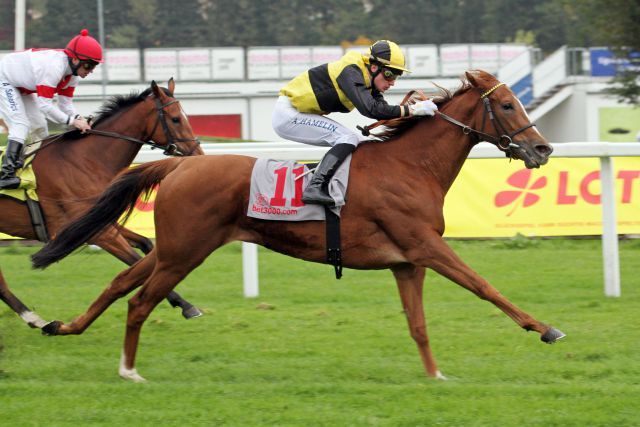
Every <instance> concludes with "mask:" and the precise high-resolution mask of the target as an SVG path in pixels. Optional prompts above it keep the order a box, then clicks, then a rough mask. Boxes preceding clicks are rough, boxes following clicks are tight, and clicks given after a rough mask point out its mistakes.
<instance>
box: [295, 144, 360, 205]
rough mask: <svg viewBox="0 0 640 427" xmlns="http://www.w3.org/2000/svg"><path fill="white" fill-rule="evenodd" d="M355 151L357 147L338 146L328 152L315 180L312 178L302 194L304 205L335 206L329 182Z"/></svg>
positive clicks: (315, 175) (348, 145)
mask: <svg viewBox="0 0 640 427" xmlns="http://www.w3.org/2000/svg"><path fill="white" fill-rule="evenodd" d="M355 149H356V146H355V145H351V144H338V145H335V146H333V147H331V149H330V150H329V151H327V153H326V154H325V155H324V157H323V158H322V161H321V162H320V164H319V165H318V167H317V168H316V171H315V172H314V173H313V178H311V181H310V182H309V185H308V186H307V188H305V190H304V192H303V193H302V201H303V202H304V203H307V204H313V205H329V206H332V205H334V204H335V201H334V200H333V197H331V195H330V194H329V181H331V177H333V175H334V174H335V173H336V171H337V170H338V168H339V167H340V165H341V164H342V162H344V160H345V159H346V158H347V156H348V155H349V154H351V153H352V152H353V150H355Z"/></svg>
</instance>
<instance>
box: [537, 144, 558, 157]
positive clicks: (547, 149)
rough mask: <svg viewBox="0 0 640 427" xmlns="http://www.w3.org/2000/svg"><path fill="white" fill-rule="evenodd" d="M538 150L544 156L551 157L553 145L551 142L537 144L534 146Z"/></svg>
mask: <svg viewBox="0 0 640 427" xmlns="http://www.w3.org/2000/svg"><path fill="white" fill-rule="evenodd" d="M534 149H535V150H536V152H537V153H538V154H540V155H541V156H544V157H549V156H550V155H551V153H553V147H552V146H551V145H549V144H536V146H535V147H534Z"/></svg>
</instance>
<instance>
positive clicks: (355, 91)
mask: <svg viewBox="0 0 640 427" xmlns="http://www.w3.org/2000/svg"><path fill="white" fill-rule="evenodd" d="M336 80H337V82H338V85H339V86H340V89H342V91H343V92H344V93H345V95H347V98H349V100H350V101H351V102H352V103H353V105H354V106H355V107H356V109H357V110H358V111H359V112H360V114H362V115H363V116H366V117H369V118H372V119H375V120H385V119H397V118H398V117H405V116H408V115H409V112H408V109H407V108H406V107H404V106H400V105H389V104H388V103H387V101H385V99H384V98H383V96H382V95H381V94H380V93H377V96H375V97H374V96H373V95H372V94H371V88H367V87H366V85H365V83H364V79H363V78H362V72H361V71H360V69H359V68H358V67H357V66H356V65H353V66H348V67H345V69H344V70H342V72H341V73H340V75H339V76H338V78H337V79H336Z"/></svg>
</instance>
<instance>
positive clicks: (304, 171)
mask: <svg viewBox="0 0 640 427" xmlns="http://www.w3.org/2000/svg"><path fill="white" fill-rule="evenodd" d="M350 164H351V155H349V157H347V159H346V160H345V161H344V162H343V163H342V165H340V167H339V168H338V170H337V171H336V173H335V174H334V175H333V178H332V179H331V182H330V183H329V194H330V195H331V197H333V200H335V207H333V208H331V210H332V211H333V212H334V213H335V214H336V215H338V216H339V215H340V210H341V209H342V206H344V204H345V195H346V192H347V184H348V183H349V165H350ZM310 179H311V173H310V171H309V168H308V167H307V165H305V164H302V163H296V162H294V161H293V160H287V161H282V160H272V159H258V160H257V161H256V163H255V165H254V166H253V171H252V172H251V188H250V190H249V191H250V193H249V205H248V207H247V216H249V217H252V218H259V219H267V220H273V221H324V220H325V212H324V206H321V205H305V204H304V203H302V200H301V199H302V192H303V190H304V188H306V186H307V185H308V183H309V180H310Z"/></svg>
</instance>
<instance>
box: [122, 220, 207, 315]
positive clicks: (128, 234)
mask: <svg viewBox="0 0 640 427" xmlns="http://www.w3.org/2000/svg"><path fill="white" fill-rule="evenodd" d="M120 234H122V235H123V236H124V238H125V239H127V242H129V244H130V245H131V246H132V247H134V248H138V249H140V250H141V251H142V252H144V253H145V254H148V253H149V252H151V250H152V249H153V243H151V240H150V239H147V238H146V237H144V236H142V235H140V234H138V233H135V232H133V231H131V230H129V229H128V228H122V229H121V230H120ZM167 301H169V304H171V306H172V307H174V308H175V307H180V309H181V310H182V316H184V318H185V319H194V318H196V317H200V316H202V312H201V311H200V310H199V309H198V307H196V306H194V305H193V304H191V303H190V302H189V301H187V300H186V299H184V298H182V297H181V296H180V295H179V294H178V293H177V292H176V291H171V292H169V295H167Z"/></svg>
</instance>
